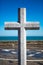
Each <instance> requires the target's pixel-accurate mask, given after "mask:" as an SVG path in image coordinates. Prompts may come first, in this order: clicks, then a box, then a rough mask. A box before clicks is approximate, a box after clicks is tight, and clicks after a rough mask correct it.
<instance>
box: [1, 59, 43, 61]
mask: <svg viewBox="0 0 43 65" xmlns="http://www.w3.org/2000/svg"><path fill="white" fill-rule="evenodd" d="M0 60H8V61H9V60H11V61H18V59H6V58H0ZM26 61H43V60H26Z"/></svg>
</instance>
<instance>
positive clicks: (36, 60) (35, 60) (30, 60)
mask: <svg viewBox="0 0 43 65" xmlns="http://www.w3.org/2000/svg"><path fill="white" fill-rule="evenodd" d="M26 61H43V60H26Z"/></svg>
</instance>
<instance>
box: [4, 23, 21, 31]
mask: <svg viewBox="0 0 43 65" xmlns="http://www.w3.org/2000/svg"><path fill="white" fill-rule="evenodd" d="M19 27H20V25H19V23H17V22H5V27H4V28H5V30H13V29H18V28H19Z"/></svg>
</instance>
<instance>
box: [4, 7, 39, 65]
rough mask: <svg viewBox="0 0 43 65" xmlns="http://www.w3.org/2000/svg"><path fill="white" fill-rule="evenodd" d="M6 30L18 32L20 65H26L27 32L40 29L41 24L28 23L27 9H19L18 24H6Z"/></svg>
mask: <svg viewBox="0 0 43 65" xmlns="http://www.w3.org/2000/svg"><path fill="white" fill-rule="evenodd" d="M5 29H6V30H14V29H15V30H16V29H17V30H18V38H19V39H18V41H19V42H18V44H19V45H18V46H19V64H18V65H26V32H25V30H28V29H30V30H34V29H39V22H26V8H18V23H17V22H5ZM12 34H13V33H12Z"/></svg>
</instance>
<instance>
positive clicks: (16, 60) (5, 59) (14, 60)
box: [0, 58, 18, 61]
mask: <svg viewBox="0 0 43 65" xmlns="http://www.w3.org/2000/svg"><path fill="white" fill-rule="evenodd" d="M0 60H11V61H18V59H6V58H0Z"/></svg>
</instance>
